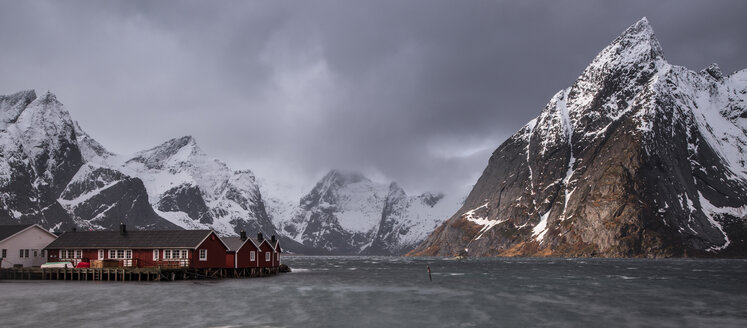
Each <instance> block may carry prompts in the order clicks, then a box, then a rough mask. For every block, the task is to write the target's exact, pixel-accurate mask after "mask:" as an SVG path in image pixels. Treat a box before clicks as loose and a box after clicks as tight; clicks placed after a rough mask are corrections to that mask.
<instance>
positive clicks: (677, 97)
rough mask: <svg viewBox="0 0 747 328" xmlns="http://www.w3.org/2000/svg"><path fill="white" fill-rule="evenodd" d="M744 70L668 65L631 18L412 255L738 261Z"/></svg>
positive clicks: (743, 230) (745, 150) (745, 129)
mask: <svg viewBox="0 0 747 328" xmlns="http://www.w3.org/2000/svg"><path fill="white" fill-rule="evenodd" d="M745 100H747V70H742V71H739V72H736V73H734V74H732V75H729V76H725V75H724V74H722V73H721V71H720V70H719V68H718V66H716V65H712V66H710V67H708V68H706V69H704V70H702V71H700V72H694V71H691V70H688V69H687V68H684V67H679V66H674V65H671V64H669V63H668V62H667V61H666V60H665V59H664V55H663V51H662V49H661V46H660V45H659V42H658V40H657V39H656V37H655V36H654V32H653V30H652V28H651V26H650V25H649V23H648V21H647V20H646V19H645V18H644V19H642V20H640V21H639V22H637V23H636V24H634V25H633V26H631V27H630V28H628V29H627V30H626V31H625V32H624V33H623V34H622V35H620V36H619V37H618V38H617V39H616V40H614V41H613V42H612V43H611V44H610V45H608V46H607V47H606V48H604V49H603V50H602V51H601V52H600V53H599V54H598V55H597V56H596V58H594V60H593V61H592V63H591V64H590V65H589V66H588V67H587V68H586V69H585V70H584V72H583V73H582V74H581V76H579V77H578V79H577V80H576V82H575V83H574V84H573V85H572V86H570V87H569V88H567V89H564V90H561V91H560V92H558V93H557V94H556V95H555V96H553V97H552V99H551V100H550V102H549V103H548V104H547V106H546V107H545V109H544V110H543V111H542V112H541V113H540V115H539V116H538V117H537V118H535V119H533V120H532V121H530V122H529V123H528V124H527V125H526V126H524V127H523V128H522V129H520V130H519V131H518V132H517V133H516V134H514V135H513V136H512V137H511V138H509V139H508V140H507V141H506V142H504V143H503V144H502V145H501V146H500V147H499V148H498V149H497V150H496V151H495V152H494V153H493V155H492V157H491V158H490V161H489V163H488V166H487V167H486V169H485V171H484V172H483V175H482V176H481V177H480V179H479V180H478V182H477V184H476V185H475V187H474V189H473V190H472V192H471V193H470V195H469V196H468V198H467V200H466V201H465V204H464V206H463V207H462V208H461V209H460V210H459V211H457V212H456V214H455V215H453V216H452V217H451V218H450V219H449V220H448V221H446V222H445V223H444V224H443V225H441V226H440V227H439V228H438V229H436V231H434V233H433V234H431V236H430V237H429V238H428V240H427V241H426V242H425V243H423V244H422V245H420V246H419V247H418V248H417V249H416V250H415V251H414V252H412V254H414V255H452V254H460V253H465V252H466V253H468V254H470V255H479V256H495V255H534V256H536V255H545V256H547V255H552V256H613V257H617V256H683V255H703V256H745V255H747V166H746V165H747V164H746V159H747V106H746V105H747V104H746V103H745Z"/></svg>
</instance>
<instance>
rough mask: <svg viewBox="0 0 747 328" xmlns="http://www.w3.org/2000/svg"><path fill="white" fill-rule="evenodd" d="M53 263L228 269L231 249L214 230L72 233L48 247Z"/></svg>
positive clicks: (66, 233)
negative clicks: (86, 261)
mask: <svg viewBox="0 0 747 328" xmlns="http://www.w3.org/2000/svg"><path fill="white" fill-rule="evenodd" d="M46 250H47V257H48V261H49V262H61V261H70V262H73V264H75V265H77V264H78V263H79V262H81V261H83V260H84V259H89V260H116V261H118V264H119V266H124V267H140V268H142V267H155V266H162V267H163V266H167V267H190V268H224V267H225V265H226V251H227V250H228V247H227V246H226V244H225V243H223V241H222V240H221V239H220V238H219V237H218V235H216V233H215V232H214V231H212V230H168V231H165V230H164V231H127V229H126V226H125V225H124V224H123V225H121V226H120V229H119V231H72V232H65V233H63V234H62V235H60V236H59V237H58V238H57V239H56V240H55V241H53V242H52V243H50V244H49V245H48V246H47V247H46Z"/></svg>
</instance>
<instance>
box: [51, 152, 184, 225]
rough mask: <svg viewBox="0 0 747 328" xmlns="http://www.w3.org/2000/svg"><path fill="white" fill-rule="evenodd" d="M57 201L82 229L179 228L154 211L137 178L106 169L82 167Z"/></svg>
mask: <svg viewBox="0 0 747 328" xmlns="http://www.w3.org/2000/svg"><path fill="white" fill-rule="evenodd" d="M59 202H61V203H62V204H64V206H65V207H67V208H68V212H71V213H72V215H73V218H74V221H75V223H76V224H77V225H78V226H79V227H82V228H87V229H93V230H116V229H118V228H119V224H120V223H125V224H127V225H128V226H130V227H132V228H134V229H138V230H153V229H162V230H163V229H179V227H177V226H176V225H174V224H172V223H170V222H168V221H166V220H164V219H163V218H161V217H160V216H158V214H156V212H154V211H153V209H152V208H151V206H150V202H148V192H147V191H146V190H145V186H144V185H143V182H142V181H141V180H140V179H138V178H132V177H129V176H127V175H124V174H123V173H121V172H119V171H116V170H112V169H109V168H102V167H95V168H94V167H88V166H86V167H84V168H83V169H81V171H80V172H79V173H78V174H77V175H76V178H75V179H73V181H71V182H70V183H69V184H68V186H67V188H66V189H65V190H64V191H63V192H62V194H61V195H60V199H59Z"/></svg>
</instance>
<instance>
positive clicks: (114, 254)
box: [109, 249, 132, 260]
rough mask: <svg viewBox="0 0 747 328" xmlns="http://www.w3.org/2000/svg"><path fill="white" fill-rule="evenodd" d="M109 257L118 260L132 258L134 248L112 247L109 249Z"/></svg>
mask: <svg viewBox="0 0 747 328" xmlns="http://www.w3.org/2000/svg"><path fill="white" fill-rule="evenodd" d="M109 258H110V259H117V260H123V259H131V258H132V250H131V249H116V250H115V249H110V250H109Z"/></svg>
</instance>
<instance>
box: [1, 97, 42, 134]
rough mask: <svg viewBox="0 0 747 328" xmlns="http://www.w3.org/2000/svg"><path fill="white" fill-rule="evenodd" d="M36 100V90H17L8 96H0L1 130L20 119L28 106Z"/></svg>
mask: <svg viewBox="0 0 747 328" xmlns="http://www.w3.org/2000/svg"><path fill="white" fill-rule="evenodd" d="M34 100H36V92H35V91H34V90H25V91H20V92H16V93H14V94H11V95H7V96H0V130H1V129H5V126H6V125H7V124H9V123H13V122H15V121H16V120H17V119H18V116H19V115H21V112H23V110H24V109H26V107H28V105H29V104H31V103H32V102H33V101H34Z"/></svg>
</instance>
